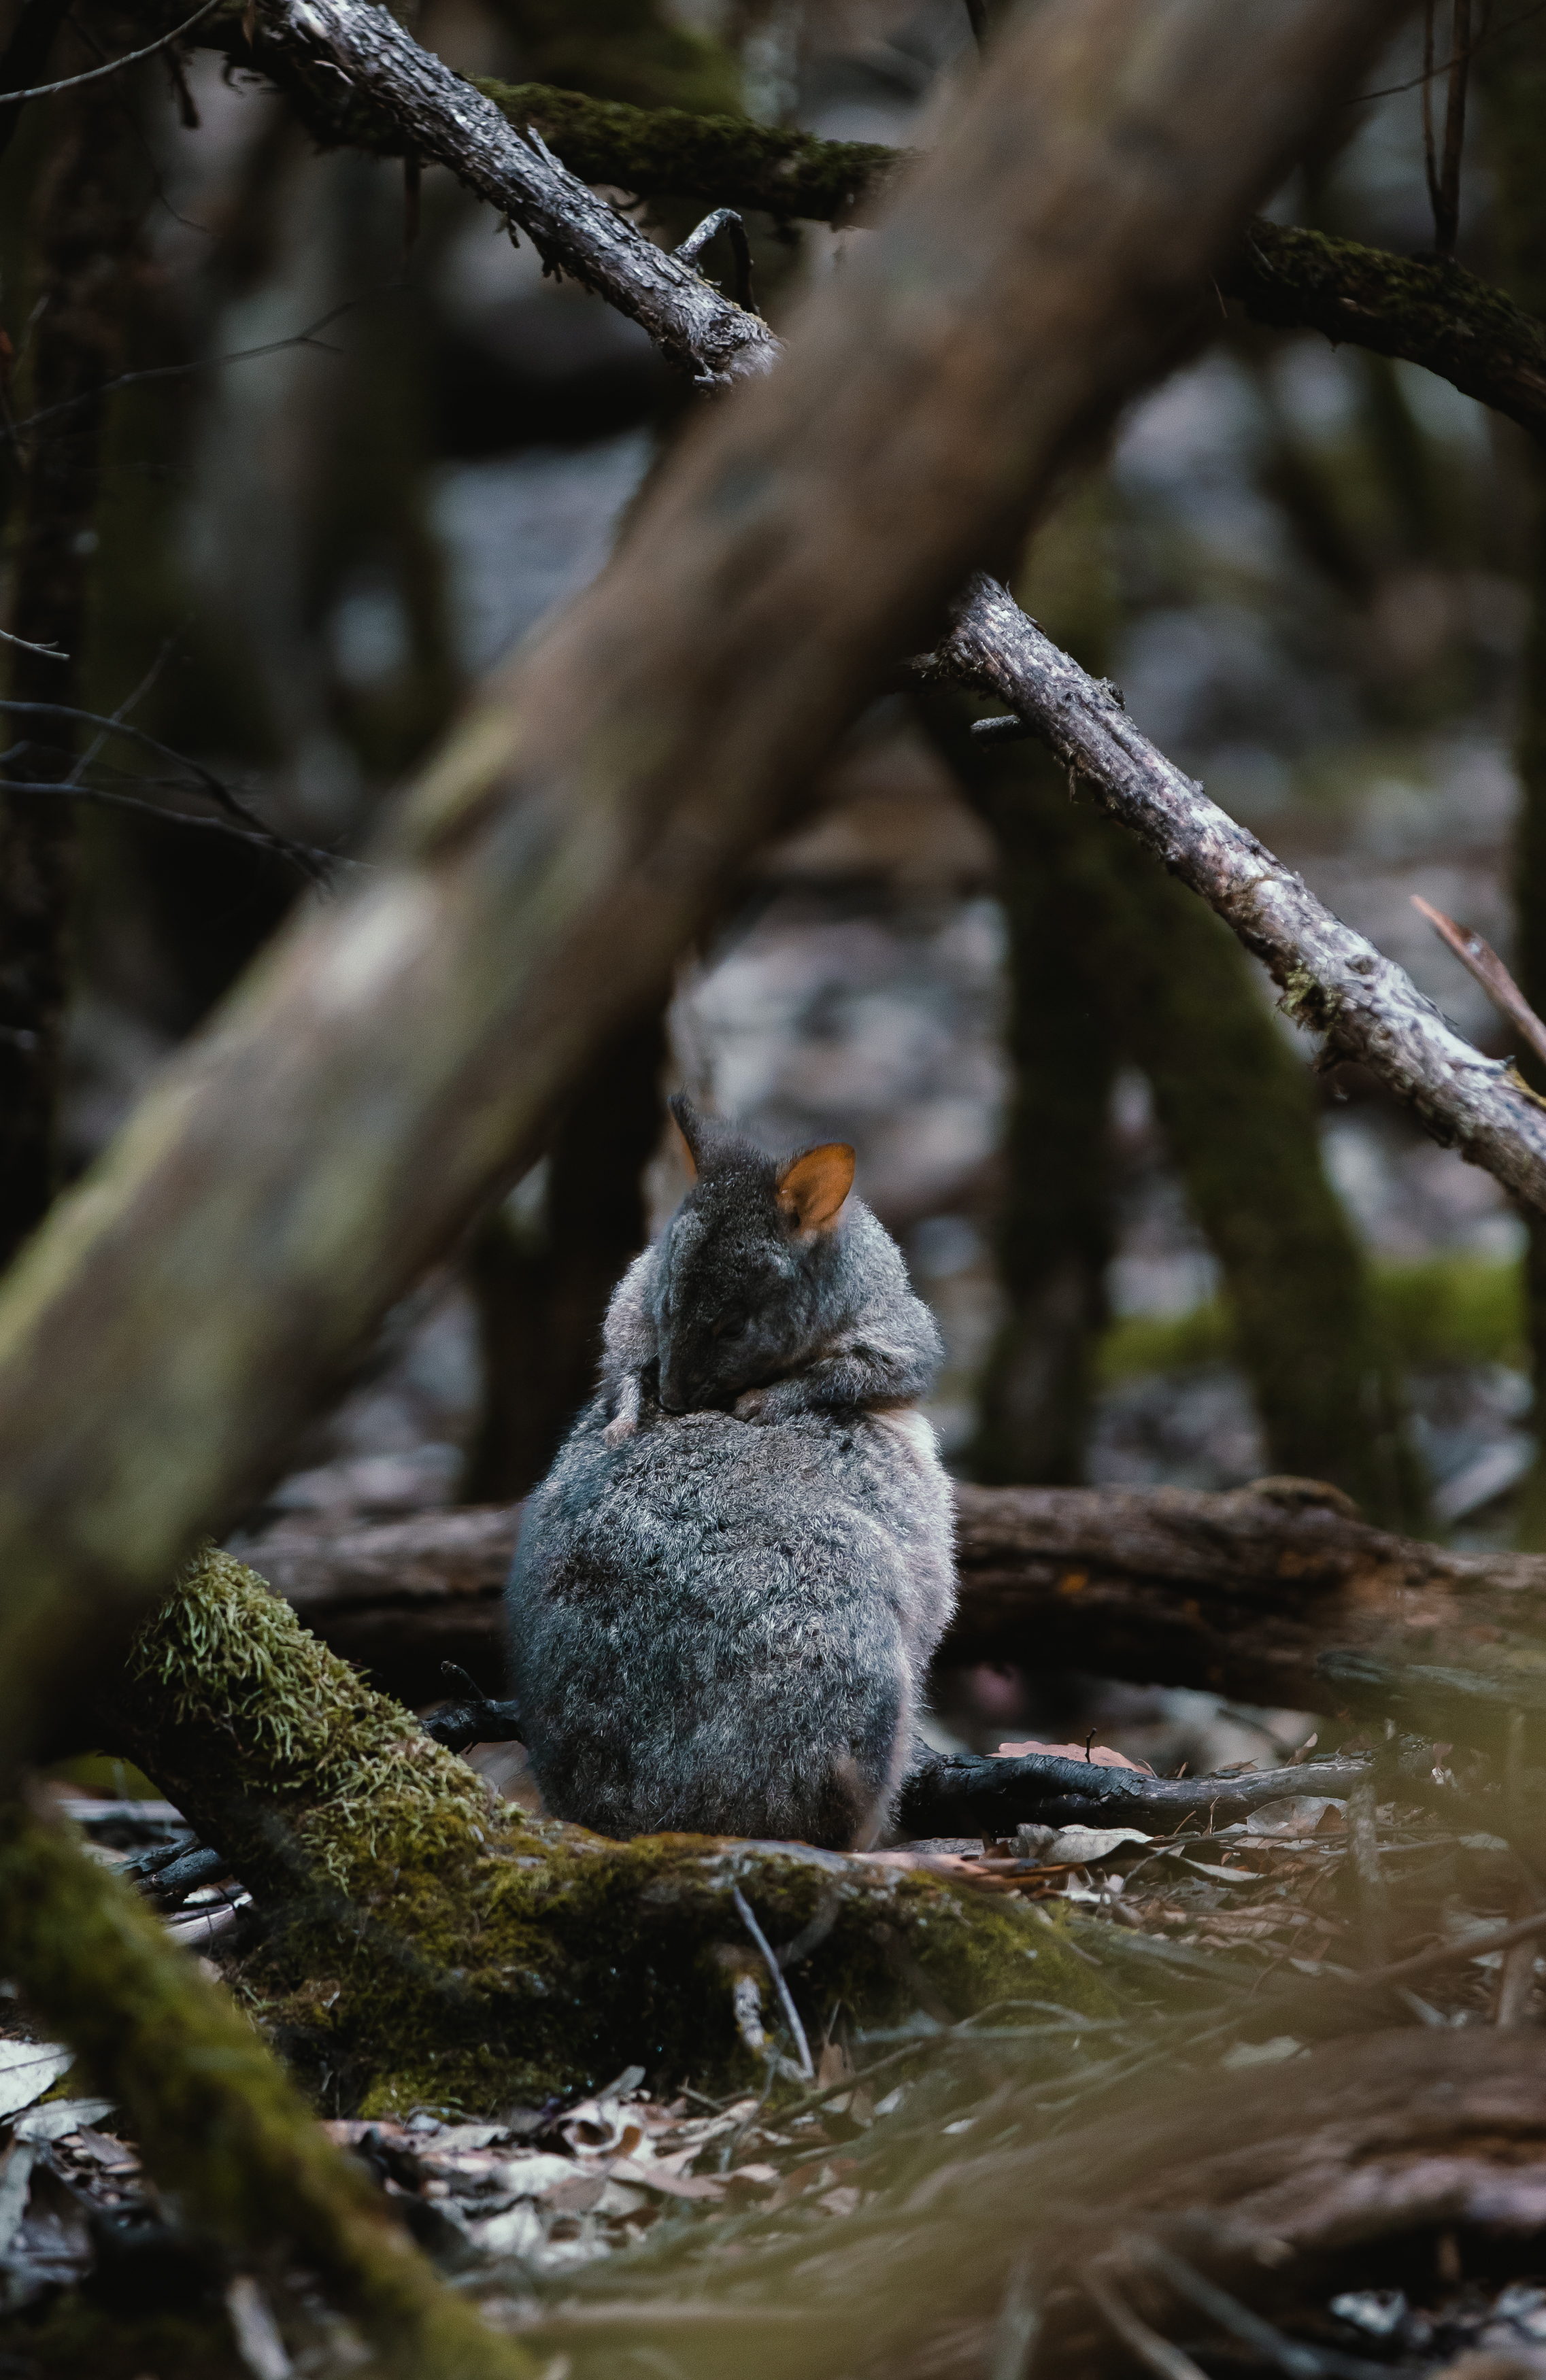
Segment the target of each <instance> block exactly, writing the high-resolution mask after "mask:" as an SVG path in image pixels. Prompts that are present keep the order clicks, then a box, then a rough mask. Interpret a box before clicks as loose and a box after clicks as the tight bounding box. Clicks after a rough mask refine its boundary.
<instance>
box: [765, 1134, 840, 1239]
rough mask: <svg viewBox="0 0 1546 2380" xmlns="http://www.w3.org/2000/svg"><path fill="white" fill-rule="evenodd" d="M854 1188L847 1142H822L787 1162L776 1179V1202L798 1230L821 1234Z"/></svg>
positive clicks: (835, 1216) (833, 1219) (803, 1150)
mask: <svg viewBox="0 0 1546 2380" xmlns="http://www.w3.org/2000/svg"><path fill="white" fill-rule="evenodd" d="M853 1186H854V1152H853V1150H852V1149H851V1148H850V1147H849V1146H848V1144H847V1142H846V1140H824V1141H823V1142H822V1146H821V1147H820V1148H807V1149H802V1150H801V1152H800V1154H799V1156H798V1157H792V1158H791V1159H790V1160H789V1162H788V1164H787V1165H786V1166H785V1169H784V1171H783V1172H782V1173H781V1174H780V1175H779V1177H778V1203H779V1207H780V1209H781V1211H782V1212H783V1213H784V1215H785V1217H786V1218H787V1220H789V1221H790V1222H791V1223H793V1224H794V1226H795V1228H796V1230H797V1231H800V1232H820V1231H824V1230H825V1228H826V1226H827V1225H828V1224H829V1223H831V1222H834V1221H835V1220H836V1218H837V1213H838V1209H839V1208H841V1206H842V1204H843V1201H844V1199H845V1198H846V1196H847V1195H848V1193H849V1191H850V1190H851V1189H852V1188H853Z"/></svg>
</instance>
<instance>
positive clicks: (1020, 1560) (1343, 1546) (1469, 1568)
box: [249, 1480, 1546, 1831]
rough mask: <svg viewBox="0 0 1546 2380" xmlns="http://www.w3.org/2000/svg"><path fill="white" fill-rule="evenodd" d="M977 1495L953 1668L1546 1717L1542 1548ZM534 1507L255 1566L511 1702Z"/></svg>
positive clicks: (296, 1543) (1166, 1507)
mask: <svg viewBox="0 0 1546 2380" xmlns="http://www.w3.org/2000/svg"><path fill="white" fill-rule="evenodd" d="M956 1505H957V1514H958V1532H957V1553H958V1560H959V1566H960V1602H959V1605H958V1607H957V1610H956V1618H955V1620H954V1621H953V1622H952V1625H951V1628H950V1632H949V1633H948V1635H947V1636H946V1637H945V1640H944V1643H943V1645H942V1647H941V1651H940V1662H941V1664H942V1666H944V1667H961V1666H965V1665H968V1664H971V1663H974V1662H978V1661H994V1662H1017V1663H1020V1664H1021V1665H1023V1666H1024V1667H1025V1668H1026V1669H1027V1670H1045V1669H1065V1670H1089V1671H1091V1672H1093V1673H1095V1674H1097V1675H1099V1676H1102V1677H1117V1678H1129V1679H1133V1680H1136V1681H1138V1682H1140V1683H1149V1684H1162V1685H1176V1686H1198V1687H1203V1688H1208V1689H1211V1690H1212V1691H1213V1692H1214V1693H1218V1694H1227V1695H1229V1696H1231V1697H1233V1698H1234V1699H1236V1700H1238V1701H1242V1702H1248V1703H1256V1704H1260V1705H1264V1706H1268V1707H1279V1708H1284V1709H1289V1710H1308V1711H1318V1712H1323V1713H1325V1714H1326V1715H1327V1716H1335V1715H1336V1714H1338V1713H1347V1714H1352V1715H1354V1716H1357V1717H1358V1718H1380V1719H1382V1718H1386V1717H1390V1718H1395V1719H1396V1720H1397V1721H1398V1722H1399V1723H1400V1724H1401V1725H1402V1726H1403V1727H1405V1728H1408V1729H1411V1730H1420V1731H1423V1732H1426V1733H1427V1734H1429V1735H1430V1736H1431V1737H1434V1738H1438V1739H1440V1740H1444V1741H1449V1742H1457V1743H1478V1744H1480V1745H1482V1746H1485V1747H1489V1748H1494V1749H1495V1748H1497V1746H1498V1744H1499V1743H1500V1737H1501V1732H1502V1730H1503V1729H1504V1727H1505V1722H1506V1718H1507V1714H1508V1713H1509V1712H1511V1711H1513V1710H1516V1709H1520V1710H1524V1711H1526V1712H1528V1713H1533V1714H1534V1715H1535V1717H1534V1721H1533V1725H1532V1728H1531V1730H1530V1732H1531V1733H1532V1734H1535V1733H1537V1732H1539V1731H1540V1730H1541V1728H1542V1724H1543V1722H1546V1706H1543V1698H1542V1694H1541V1689H1540V1682H1539V1681H1538V1676H1537V1669H1536V1659H1535V1651H1534V1648H1535V1647H1537V1646H1538V1645H1540V1641H1541V1638H1542V1635H1543V1634H1546V1559H1543V1558H1542V1557H1540V1556H1539V1555H1532V1554H1511V1553H1491V1554H1468V1553H1454V1552H1452V1551H1450V1549H1449V1548H1447V1547H1443V1546H1435V1545H1430V1544H1427V1543H1425V1542H1423V1541H1421V1540H1419V1539H1417V1538H1412V1537H1401V1536H1393V1535H1392V1534H1390V1533H1389V1532H1388V1531H1386V1530H1383V1529H1376V1528H1371V1527H1369V1524H1367V1523H1366V1522H1363V1521H1360V1520H1359V1519H1358V1518H1357V1514H1356V1513H1355V1512H1353V1511H1352V1509H1351V1507H1350V1506H1349V1505H1348V1503H1347V1500H1346V1499H1345V1497H1343V1496H1341V1495H1339V1494H1338V1493H1337V1491H1336V1490H1335V1489H1334V1488H1323V1487H1321V1486H1319V1485H1318V1484H1317V1483H1316V1482H1314V1481H1311V1480H1267V1481H1262V1482H1260V1483H1258V1485H1257V1486H1256V1487H1254V1488H1237V1489H1235V1490H1234V1491H1232V1492H1231V1493H1229V1494H1227V1495H1211V1494H1208V1493H1206V1492H1204V1491H1203V1490H1200V1489H1196V1488H977V1487H971V1486H965V1485H963V1486H961V1487H959V1488H957V1490H956ZM519 1510H520V1508H519V1506H518V1505H517V1506H502V1505H481V1506H473V1507H464V1508H461V1509H458V1510H453V1511H449V1512H420V1513H416V1514H415V1515H414V1516H413V1517H412V1518H411V1519H408V1520H401V1521H387V1522H380V1523H376V1524H369V1525H365V1526H360V1525H359V1524H355V1525H352V1526H348V1527H345V1528H343V1529H331V1530H316V1531H301V1530H298V1529H296V1528H295V1527H293V1526H289V1527H286V1528H283V1529H279V1530H275V1531H274V1533H273V1534H271V1535H269V1536H264V1537H262V1538H260V1539H259V1540H257V1541H256V1543H254V1544H253V1545H252V1546H250V1548H249V1558H250V1560H252V1561H253V1562H254V1563H255V1564H256V1566H257V1567H258V1568H259V1569H260V1570H261V1571H262V1574H263V1575H264V1577H265V1578H267V1579H268V1580H269V1582H270V1584H271V1585H273V1586H274V1589H275V1590H276V1591H277V1592H278V1593H280V1594H282V1595H284V1596H286V1597H287V1598H288V1599H289V1600H290V1601H291V1602H293V1603H294V1604H295V1606H296V1609H298V1611H299V1613H300V1614H301V1616H302V1618H303V1619H304V1620H305V1621H306V1624H307V1626H308V1627H310V1628H312V1629H315V1630H316V1632H317V1633H318V1634H319V1635H321V1636H322V1637H323V1640H324V1641H325V1642H326V1643H327V1644H329V1645H332V1646H333V1648H334V1649H335V1651H336V1652H338V1653H340V1654H342V1655H343V1656H344V1657H345V1658H346V1659H348V1660H352V1661H356V1662H358V1663H359V1664H360V1666H361V1667H363V1668H365V1669H368V1670H370V1671H371V1675H372V1676H373V1677H374V1678H375V1679H376V1680H377V1681H378V1682H381V1683H382V1684H383V1685H384V1686H386V1687H387V1688H388V1689H389V1690H390V1691H391V1692H392V1693H394V1694H398V1695H399V1696H400V1697H401V1698H402V1699H403V1700H404V1701H405V1702H408V1704H410V1705H423V1704H426V1703H429V1702H431V1701H432V1700H433V1699H435V1697H437V1696H438V1695H440V1694H443V1693H444V1692H445V1687H444V1683H443V1682H442V1678H441V1663H442V1661H443V1660H444V1659H445V1658H451V1659H452V1660H455V1661H456V1662H459V1663H460V1664H461V1665H462V1666H463V1667H464V1668H467V1669H470V1670H472V1672H473V1675H474V1677H475V1678H476V1679H477V1681H478V1685H479V1687H480V1688H481V1690H482V1692H484V1693H486V1694H497V1692H498V1691H499V1688H500V1684H501V1681H502V1680H503V1677H504V1674H505V1651H504V1633H503V1632H504V1613H503V1607H502V1604H501V1600H500V1597H501V1591H502V1588H503V1585H504V1581H505V1573H506V1572H507V1571H508V1569H509V1564H510V1557H511V1554H512V1552H513V1550H514V1547H515V1539H516V1530H517V1524H518V1519H519ZM467 1699H470V1697H468V1698H467ZM469 1719H470V1714H469ZM464 1740H465V1741H467V1742H471V1741H474V1740H476V1739H475V1738H474V1737H472V1736H467V1737H465V1739H464ZM1307 1790H1308V1789H1307ZM1027 1815H1029V1814H1027ZM920 1831H939V1830H938V1829H920ZM946 1831H948V1830H946Z"/></svg>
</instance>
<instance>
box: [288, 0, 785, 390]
mask: <svg viewBox="0 0 1546 2380" xmlns="http://www.w3.org/2000/svg"><path fill="white" fill-rule="evenodd" d="M258 26H259V39H258V41H257V42H256V44H255V55H256V56H257V60H258V63H259V64H260V65H265V64H267V63H268V62H269V61H270V60H271V59H272V60H274V62H275V63H282V65H283V66H284V67H285V68H286V70H287V79H295V80H298V82H300V83H302V84H304V85H306V86H308V87H311V88H316V87H319V86H320V87H321V88H322V89H323V91H328V90H329V89H330V86H333V85H335V84H336V82H337V80H338V79H340V78H342V79H343V81H344V82H345V84H346V85H347V88H348V90H349V92H350V96H351V99H352V98H353V96H354V95H355V94H359V95H361V96H363V97H364V99H365V100H366V101H367V102H368V103H373V104H374V106H375V107H376V108H378V109H379V110H380V111H381V112H382V113H383V114H384V115H386V116H387V117H388V118H389V119H390V121H391V122H392V124H393V125H394V127H395V128H396V129H397V131H398V132H399V133H400V135H401V137H402V140H403V143H404V153H405V154H406V155H409V156H413V157H417V158H420V159H433V160H434V161H435V162H436V163H437V164H442V165H447V166H449V167H450V169H451V171H452V173H454V174H455V175H456V178H457V179H458V181H461V182H463V183H465V184H466V186H467V188H469V189H470V190H475V191H476V192H477V194H478V196H479V197H480V198H481V199H486V200H489V202H490V203H491V204H492V205H493V206H495V207H497V208H498V209H499V211H500V212H501V213H502V214H504V215H505V216H506V217H507V218H508V219H509V220H510V222H511V223H512V224H518V225H520V228H521V229H522V230H523V231H524V232H526V233H527V234H528V235H529V236H530V238H531V240H532V241H533V243H534V245H535V246H536V249H537V251H538V253H539V255H540V256H541V257H542V262H543V264H544V265H545V266H547V267H548V268H549V269H550V270H554V271H558V272H563V273H567V274H568V275H569V276H570V278H571V279H572V280H575V281H578V282H579V283H581V284H582V285H583V286H584V287H585V288H587V289H593V290H594V291H595V292H596V293H597V295H598V296H599V297H604V298H605V299H606V300H607V302H608V304H609V305H613V306H615V307H616V308H617V310H618V311H619V312H620V313H624V314H627V315H628V316H629V317H630V318H631V319H632V320H633V321H634V322H639V324H641V325H642V327H643V328H644V329H645V330H646V331H647V332H648V333H649V334H650V336H651V338H652V339H653V340H654V342H655V344H656V346H658V347H659V348H660V349H661V352H662V354H663V355H664V356H665V357H666V358H668V360H669V361H670V362H672V363H674V364H676V365H677V366H678V368H680V369H681V370H688V371H690V372H691V373H692V374H693V376H694V377H695V378H696V379H697V380H699V381H702V382H710V383H718V384H724V385H728V384H729V383H732V382H735V381H737V380H743V379H746V378H747V377H749V376H751V377H755V376H756V375H757V374H759V373H761V372H764V371H766V370H767V369H768V367H769V365H770V364H771V363H772V362H773V358H774V357H775V356H776V355H777V354H778V352H779V347H778V341H777V340H776V339H775V338H774V336H773V333H772V332H771V331H770V330H769V328H768V326H767V324H766V323H765V322H762V321H761V318H760V317H759V316H758V315H755V314H749V313H747V312H745V311H743V310H742V309H741V308H740V307H739V306H736V305H733V304H732V303H731V302H730V300H729V299H728V298H726V297H722V296H721V295H720V293H719V291H718V290H717V289H714V288H712V286H711V285H710V284H709V283H708V282H707V281H705V280H703V279H702V278H701V277H700V275H699V274H698V273H695V272H694V271H693V270H692V267H691V264H690V263H684V262H679V261H677V260H676V258H675V257H673V256H671V255H670V254H668V253H667V251H666V250H665V249H659V248H656V247H655V246H654V245H653V244H652V243H651V241H650V240H648V239H647V238H646V237H645V236H644V234H643V233H642V232H641V231H640V230H639V226H638V225H637V224H635V223H633V222H632V221H631V220H630V219H629V217H628V216H627V215H625V214H621V213H619V212H618V211H617V209H616V208H615V207H613V206H610V205H608V204H607V202H606V200H603V199H600V198H598V197H597V196H596V194H595V192H594V191H593V190H590V189H588V188H587V187H586V185H585V184H584V183H583V182H582V181H579V180H578V179H577V177H576V176H574V175H573V174H571V173H569V172H568V171H567V170H566V168H565V167H564V166H563V165H561V164H559V162H558V160H557V158H556V157H554V155H553V153H552V152H551V151H550V150H549V149H548V148H547V146H546V144H545V143H544V141H543V140H542V138H541V136H540V135H538V134H531V135H529V136H527V137H524V138H523V137H522V135H521V134H520V133H518V132H517V131H515V130H514V129H513V128H511V126H510V125H509V124H508V123H507V122H506V120H505V117H504V115H501V113H500V111H499V109H498V108H497V107H496V106H495V105H494V103H493V100H492V99H488V98H486V97H485V96H484V94H483V93H482V91H480V90H478V89H477V88H476V86H475V85H474V84H472V83H470V82H467V81H464V80H463V79H462V77H461V76H460V75H457V74H454V73H453V72H452V70H451V68H450V67H448V66H445V65H444V64H443V63H442V61H441V60H440V59H439V58H437V57H436V56H434V55H433V54H432V52H431V51H429V50H425V49H421V48H420V45H419V43H418V42H416V41H415V40H414V39H413V36H412V35H411V34H410V33H408V32H407V31H405V30H404V28H403V27H402V26H401V25H400V24H399V23H398V22H397V19H396V18H395V17H394V16H392V15H391V13H390V12H389V10H387V9H385V8H383V7H379V6H374V5H372V0H259V5H258Z"/></svg>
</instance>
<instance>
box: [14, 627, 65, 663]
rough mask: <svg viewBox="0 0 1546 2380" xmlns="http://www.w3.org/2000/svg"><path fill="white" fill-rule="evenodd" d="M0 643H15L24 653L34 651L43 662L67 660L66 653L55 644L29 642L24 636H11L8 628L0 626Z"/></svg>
mask: <svg viewBox="0 0 1546 2380" xmlns="http://www.w3.org/2000/svg"><path fill="white" fill-rule="evenodd" d="M0 644H7V645H15V646H16V647H17V648H18V650H19V651H21V652H24V653H36V654H37V655H38V657H39V659H40V660H42V661H45V662H67V661H68V660H69V655H68V653H62V652H61V651H60V650H59V648H58V646H57V645H32V644H29V643H28V641H27V638H26V637H13V636H12V634H11V632H10V630H9V629H8V628H0Z"/></svg>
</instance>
